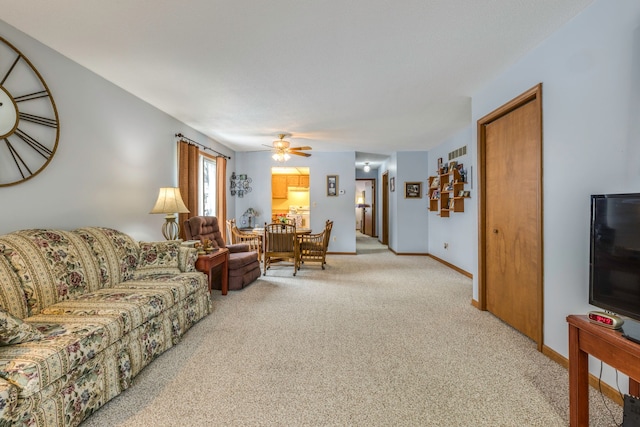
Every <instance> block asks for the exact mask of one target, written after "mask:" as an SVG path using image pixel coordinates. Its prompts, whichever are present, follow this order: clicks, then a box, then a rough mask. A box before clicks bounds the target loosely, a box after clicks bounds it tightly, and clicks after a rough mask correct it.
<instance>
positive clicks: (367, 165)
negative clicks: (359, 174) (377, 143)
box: [364, 162, 371, 172]
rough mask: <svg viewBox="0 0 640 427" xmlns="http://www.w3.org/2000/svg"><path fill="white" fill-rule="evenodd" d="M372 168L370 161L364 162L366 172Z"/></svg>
mask: <svg viewBox="0 0 640 427" xmlns="http://www.w3.org/2000/svg"><path fill="white" fill-rule="evenodd" d="M370 170H371V166H369V162H365V164H364V171H365V172H369V171H370Z"/></svg>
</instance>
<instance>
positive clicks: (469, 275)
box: [427, 254, 473, 279]
mask: <svg viewBox="0 0 640 427" xmlns="http://www.w3.org/2000/svg"><path fill="white" fill-rule="evenodd" d="M427 256H429V257H431V258H433V259H435V260H436V261H438V262H439V263H442V264H444V265H446V266H447V267H449V268H451V269H453V270H455V271H457V272H458V273H460V274H462V275H464V276H467V277H468V278H469V279H473V274H471V273H469V272H468V271H465V270H463V269H461V268H460V267H457V266H455V265H453V264H451V263H450V262H447V261H445V260H443V259H440V258H438V257H437V256H434V255H431V254H427Z"/></svg>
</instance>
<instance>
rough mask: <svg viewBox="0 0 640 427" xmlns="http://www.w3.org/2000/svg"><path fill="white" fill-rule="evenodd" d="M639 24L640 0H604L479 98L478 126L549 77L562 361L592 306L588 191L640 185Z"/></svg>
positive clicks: (548, 157)
mask: <svg viewBox="0 0 640 427" xmlns="http://www.w3.org/2000/svg"><path fill="white" fill-rule="evenodd" d="M639 28H640V2H638V1H637V0H616V1H609V0H598V1H596V2H594V4H593V5H591V6H590V7H589V8H587V9H585V10H584V11H583V12H582V13H581V14H580V15H578V16H577V17H576V18H574V19H573V20H572V21H571V22H569V23H568V24H567V25H565V26H564V27H563V28H561V29H560V30H559V31H558V32H556V33H555V34H554V35H553V36H551V37H549V38H548V39H547V40H546V41H544V42H543V43H542V44H541V45H540V46H538V47H537V48H536V49H534V50H533V51H532V52H531V53H529V54H528V55H526V56H525V57H524V58H522V60H521V61H520V62H519V63H517V64H515V65H514V66H513V67H511V68H510V69H508V70H507V71H505V72H504V73H503V74H502V75H500V76H499V77H498V78H497V79H496V80H495V81H494V82H492V83H491V84H489V85H487V86H485V87H484V88H482V90H480V91H478V92H477V93H476V94H475V95H474V96H473V101H472V115H473V123H475V122H476V121H477V120H478V119H479V118H481V117H482V116H484V115H486V114H487V113H489V112H491V111H493V110H494V109H495V108H497V107H499V106H500V105H502V104H504V103H505V102H507V101H509V100H511V99H512V98H514V97H516V96H517V95H519V94H521V93H522V92H524V91H526V90H527V89H529V88H531V87H533V86H534V85H536V84H537V83H539V82H542V83H543V89H542V99H543V109H544V110H543V129H544V131H543V138H544V141H543V147H544V148H543V151H544V153H543V162H544V163H543V165H544V166H543V167H544V178H543V180H544V184H543V187H544V217H543V218H544V304H545V315H544V343H545V345H546V346H548V347H550V348H552V349H553V350H555V351H557V352H558V353H560V354H562V355H564V356H565V357H566V356H568V339H567V324H566V321H565V319H566V316H567V315H568V314H572V313H586V312H587V311H589V310H590V309H593V307H591V306H590V305H589V304H588V302H587V301H588V280H589V274H588V261H589V243H588V242H589V196H590V195H591V194H596V193H624V192H639V191H640V156H639V152H640V148H639V147H640V130H639V126H640V125H639V123H640V117H639V116H638V113H639V112H640V93H639V88H640V35H639V34H640V30H639ZM472 141H473V145H474V146H475V145H476V135H475V132H473V135H472ZM505 196H506V197H509V195H505ZM476 228H477V225H476ZM476 234H477V232H476ZM476 252H477V251H476ZM475 256H476V257H477V253H476V254H475ZM474 295H477V281H476V280H474ZM592 372H596V373H597V370H596V366H595V365H594V366H592ZM612 378H613V377H612V374H610V373H609V374H607V376H606V377H605V380H606V381H607V382H608V383H609V384H615V382H614V381H615V380H614V379H612ZM622 384H626V382H625V381H621V385H622ZM625 387H626V385H625Z"/></svg>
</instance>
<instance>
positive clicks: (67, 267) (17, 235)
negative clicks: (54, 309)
mask: <svg viewBox="0 0 640 427" xmlns="http://www.w3.org/2000/svg"><path fill="white" fill-rule="evenodd" d="M0 244H3V245H5V250H4V255H5V258H7V259H8V260H9V262H10V263H11V266H12V267H13V269H14V270H15V271H16V273H17V276H18V278H19V279H20V283H21V285H22V288H23V290H24V293H25V296H26V300H27V306H28V308H29V314H31V315H34V314H37V313H39V312H40V310H42V309H43V308H44V307H47V306H49V305H51V304H55V303H56V302H58V301H62V300H65V299H69V298H73V297H74V296H77V295H82V294H84V293H86V292H89V291H92V290H94V289H97V288H98V287H99V283H100V279H99V277H100V275H99V272H98V268H97V264H96V263H95V261H94V259H95V258H94V255H93V253H92V251H91V249H90V248H89V247H88V246H87V245H86V243H85V242H84V240H82V239H81V238H79V237H78V236H77V235H76V234H74V233H71V232H67V231H62V230H47V229H33V230H21V231H16V232H14V233H10V234H6V235H4V236H2V237H1V238H0ZM7 249H11V251H10V252H9V253H7V252H8V251H7Z"/></svg>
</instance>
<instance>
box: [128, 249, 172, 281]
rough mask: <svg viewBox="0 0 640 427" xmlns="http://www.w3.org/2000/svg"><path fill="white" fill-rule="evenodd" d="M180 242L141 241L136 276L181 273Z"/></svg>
mask: <svg viewBox="0 0 640 427" xmlns="http://www.w3.org/2000/svg"><path fill="white" fill-rule="evenodd" d="M179 252H180V243H179V242H177V241H164V242H140V255H139V258H138V268H137V269H136V274H135V275H134V277H135V278H139V277H143V276H145V275H147V274H179V273H180V267H179V259H178V254H179Z"/></svg>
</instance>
